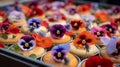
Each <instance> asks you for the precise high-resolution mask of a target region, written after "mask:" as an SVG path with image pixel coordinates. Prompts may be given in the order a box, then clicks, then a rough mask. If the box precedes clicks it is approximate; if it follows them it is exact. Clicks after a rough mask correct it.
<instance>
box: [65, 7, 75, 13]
mask: <svg viewBox="0 0 120 67" xmlns="http://www.w3.org/2000/svg"><path fill="white" fill-rule="evenodd" d="M67 11H68V13H69V14H70V15H74V14H76V13H77V10H76V9H75V8H72V7H71V8H68V10H67Z"/></svg>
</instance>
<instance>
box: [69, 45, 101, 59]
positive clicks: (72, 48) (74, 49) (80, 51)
mask: <svg viewBox="0 0 120 67" xmlns="http://www.w3.org/2000/svg"><path fill="white" fill-rule="evenodd" d="M70 51H71V52H72V53H74V54H76V55H78V56H81V57H88V56H93V55H95V54H97V53H98V52H99V49H98V48H97V47H96V46H95V45H91V46H90V49H89V52H86V50H85V49H84V48H77V47H75V46H74V45H73V43H71V44H70Z"/></svg>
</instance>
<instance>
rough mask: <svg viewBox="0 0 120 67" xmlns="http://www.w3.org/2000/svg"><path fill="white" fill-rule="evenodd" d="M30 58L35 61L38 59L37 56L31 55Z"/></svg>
mask: <svg viewBox="0 0 120 67" xmlns="http://www.w3.org/2000/svg"><path fill="white" fill-rule="evenodd" d="M29 57H30V58H33V59H37V56H36V55H35V54H31V55H30V56H29Z"/></svg>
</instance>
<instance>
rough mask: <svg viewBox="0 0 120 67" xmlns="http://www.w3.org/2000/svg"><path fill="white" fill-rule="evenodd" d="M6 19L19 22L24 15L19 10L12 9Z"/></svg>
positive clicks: (23, 18)
mask: <svg viewBox="0 0 120 67" xmlns="http://www.w3.org/2000/svg"><path fill="white" fill-rule="evenodd" d="M8 19H9V21H10V22H19V21H21V20H25V15H24V14H23V13H22V12H20V11H12V12H10V14H9V16H8Z"/></svg>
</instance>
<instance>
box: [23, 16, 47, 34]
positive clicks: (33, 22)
mask: <svg viewBox="0 0 120 67" xmlns="http://www.w3.org/2000/svg"><path fill="white" fill-rule="evenodd" d="M21 31H22V32H23V33H25V34H29V33H30V32H34V33H37V34H45V33H47V28H46V27H45V26H43V25H42V21H41V20H40V19H39V18H37V17H33V18H30V19H29V20H28V21H27V24H25V25H23V26H22V29H21Z"/></svg>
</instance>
